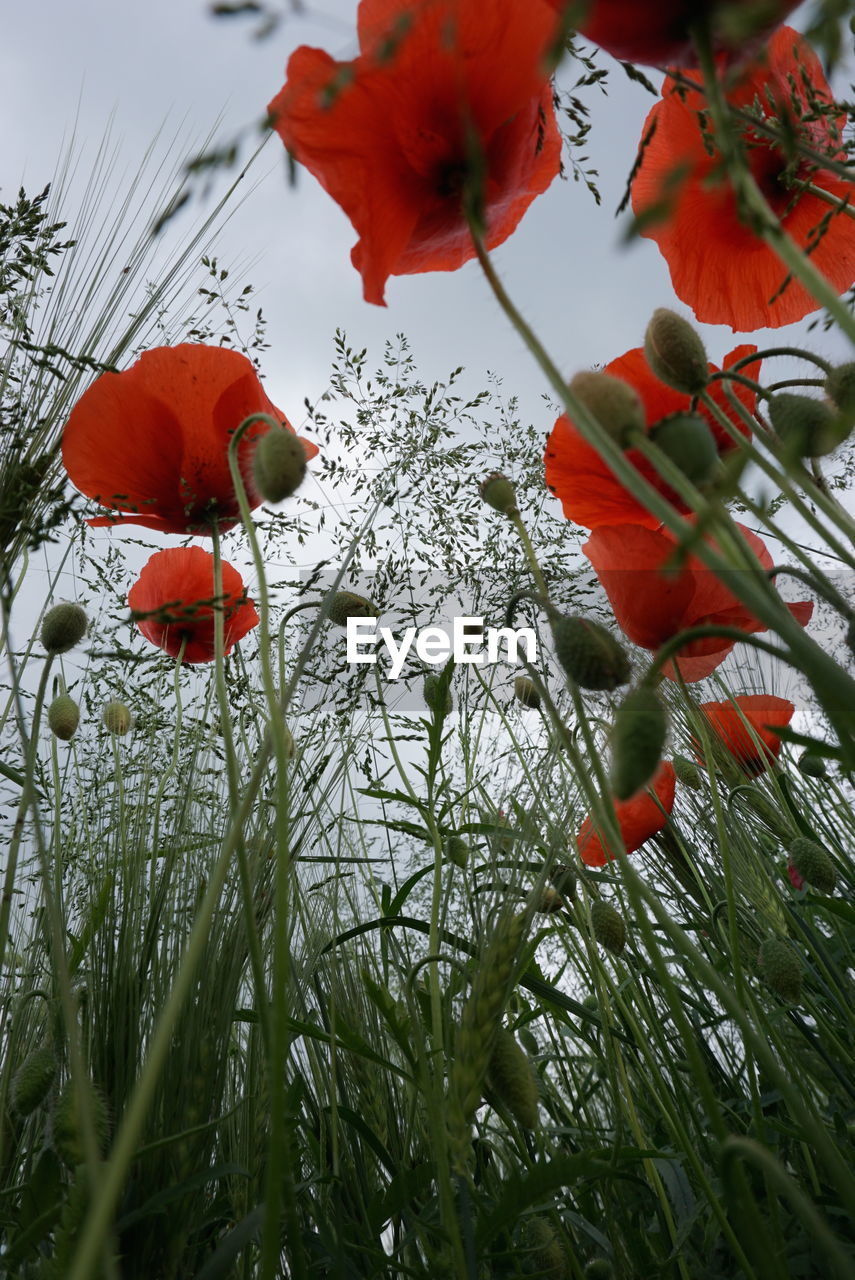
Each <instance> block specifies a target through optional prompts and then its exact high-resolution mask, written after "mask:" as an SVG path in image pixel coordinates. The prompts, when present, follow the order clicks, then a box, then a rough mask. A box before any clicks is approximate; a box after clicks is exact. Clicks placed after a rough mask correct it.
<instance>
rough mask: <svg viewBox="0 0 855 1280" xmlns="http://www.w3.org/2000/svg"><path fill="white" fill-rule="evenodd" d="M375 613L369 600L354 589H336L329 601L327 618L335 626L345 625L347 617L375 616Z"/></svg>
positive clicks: (376, 612)
mask: <svg viewBox="0 0 855 1280" xmlns="http://www.w3.org/2000/svg"><path fill="white" fill-rule="evenodd" d="M377 615H378V611H377V609H375V607H374V605H373V604H372V603H371V601H370V600H368V599H366V597H365V596H358V595H357V594H356V592H355V591H337V592H336V593H335V595H334V596H333V598H332V600H331V601H330V610H329V620H330V622H334V623H335V624H336V626H337V627H346V626H347V620H348V618H376V617H377Z"/></svg>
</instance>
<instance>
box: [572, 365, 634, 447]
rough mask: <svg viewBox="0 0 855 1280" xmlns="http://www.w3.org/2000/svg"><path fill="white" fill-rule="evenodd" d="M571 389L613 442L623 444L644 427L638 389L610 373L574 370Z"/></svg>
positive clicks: (623, 445)
mask: <svg viewBox="0 0 855 1280" xmlns="http://www.w3.org/2000/svg"><path fill="white" fill-rule="evenodd" d="M570 390H571V392H572V393H573V395H574V396H575V397H576V399H577V400H581V402H582V404H583V405H584V406H585V408H586V409H587V410H588V412H589V413H591V414H592V415H593V416H594V417H595V418H596V419H597V421H598V422H599V424H600V426H601V427H603V428H604V429H605V430H606V431H607V432H608V434H609V435H610V436H611V438H612V439H613V440H614V441H615V443H616V444H619V445H620V446H621V447H622V448H624V447H626V446H627V445H628V444H629V443H630V440H631V437H632V435H633V434H634V433H635V432H639V431H640V432H642V433H644V432H645V431H646V429H647V415H646V413H645V411H644V405H643V404H642V403H641V397H640V396H639V394H638V392H637V391H636V390H635V389H634V388H633V387H631V386H630V385H629V383H628V382H624V381H623V379H622V378H615V377H612V375H611V374H610V373H591V372H583V373H577V374H576V376H575V377H574V378H573V379H572V381H571V382H570Z"/></svg>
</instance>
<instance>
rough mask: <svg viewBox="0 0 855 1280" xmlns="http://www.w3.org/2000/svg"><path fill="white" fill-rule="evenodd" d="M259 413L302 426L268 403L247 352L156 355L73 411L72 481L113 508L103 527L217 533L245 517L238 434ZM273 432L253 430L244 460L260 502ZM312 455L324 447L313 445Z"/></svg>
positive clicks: (253, 499)
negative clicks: (261, 462) (257, 464)
mask: <svg viewBox="0 0 855 1280" xmlns="http://www.w3.org/2000/svg"><path fill="white" fill-rule="evenodd" d="M251 413H269V414H271V415H272V416H273V417H274V418H275V419H277V421H279V422H281V423H283V425H284V426H286V427H288V430H289V431H290V430H291V429H292V428H291V426H290V424H289V423H288V422H287V420H286V419H285V415H284V414H283V413H282V412H281V411H280V410H279V409H277V408H276V406H275V405H274V404H272V403H271V401H270V400H268V398H267V395H266V394H265V391H264V388H263V386H262V385H261V382H260V381H259V378H258V374H257V373H256V371H255V368H254V366H253V364H252V361H251V360H249V359H248V358H247V357H246V356H244V355H241V354H240V353H239V352H237V351H229V350H227V349H226V348H225V347H208V346H202V345H198V344H194V343H182V344H181V345H179V346H176V347H155V348H153V349H152V350H151V351H146V352H144V353H143V355H141V356H140V358H139V359H138V360H137V361H136V363H135V364H133V365H131V367H130V369H126V370H125V371H124V372H123V373H102V374H101V376H100V377H99V378H97V379H96V380H95V382H93V383H92V385H91V387H89V388H88V389H87V390H86V391H85V392H84V393H83V395H82V396H81V397H80V399H79V400H78V401H77V404H76V405H75V406H74V408H73V409H72V411H71V416H70V417H69V419H68V422H67V423H66V426H65V431H64V433H63V437H62V460H63V462H64V463H65V469H66V471H67V472H68V475H69V478H70V479H71V482H72V484H74V485H75V486H76V487H77V488H78V489H79V490H80V491H81V493H85V494H86V496H87V497H89V498H94V499H95V501H96V502H100V503H101V505H102V506H104V507H109V508H111V509H112V510H111V514H110V515H105V516H99V517H97V518H96V519H94V520H91V521H90V522H89V523H90V524H94V525H114V524H141V525H144V526H145V527H146V528H148V529H160V530H161V531H162V532H163V533H209V532H210V530H211V528H212V525H213V523H214V521H217V523H218V524H219V527H220V529H227V528H231V526H232V525H233V524H235V523H236V522H237V520H238V517H239V512H238V504H237V498H236V497H235V492H234V487H233V485H232V477H231V472H230V470H229V461H228V447H229V439H230V437H231V435H232V432H233V431H234V430H235V429H236V428H237V427H238V426H240V424H241V422H242V421H243V419H244V418H246V417H248V416H249V414H251ZM269 429H270V428H269V427H268V425H267V424H266V423H263V422H259V423H256V424H254V425H253V426H251V427H249V428H248V430H247V431H246V433H245V435H244V437H243V439H242V440H241V443H240V445H239V446H238V458H239V461H240V468H241V474H242V476H243V479H244V484H245V485H246V487H247V494H248V496H249V500H250V504H251V505H252V506H258V505H259V503H260V502H261V498H260V497H259V496H258V494H257V493H256V491H255V486H254V484H253V482H252V466H251V462H252V450H253V441H256V440H258V438H259V437H260V436H262V435H264V434H265V433H266V432H267V431H268V430H269ZM303 445H304V446H305V449H306V454H307V456H308V457H310V458H311V457H314V455H315V454H316V453H317V452H318V450H317V446H316V445H313V444H311V443H310V442H309V441H308V440H303Z"/></svg>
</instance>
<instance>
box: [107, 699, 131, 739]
mask: <svg viewBox="0 0 855 1280" xmlns="http://www.w3.org/2000/svg"><path fill="white" fill-rule="evenodd" d="M101 720H102V721H103V724H104V728H105V729H106V730H107V732H108V733H113V734H115V735H116V737H117V738H123V737H124V735H125V734H126V733H127V732H128V730H129V729H130V727H131V713H130V711H129V710H128V708H127V707H126V706H125V704H124V702H108V703H107V705H106V707H105V708H104V710H103V711H102V712H101Z"/></svg>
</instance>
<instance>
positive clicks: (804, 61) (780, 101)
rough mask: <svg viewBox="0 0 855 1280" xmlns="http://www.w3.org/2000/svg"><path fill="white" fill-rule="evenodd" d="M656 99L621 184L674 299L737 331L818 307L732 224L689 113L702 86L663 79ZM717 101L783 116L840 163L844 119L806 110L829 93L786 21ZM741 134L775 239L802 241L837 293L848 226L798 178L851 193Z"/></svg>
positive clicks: (706, 124)
mask: <svg viewBox="0 0 855 1280" xmlns="http://www.w3.org/2000/svg"><path fill="white" fill-rule="evenodd" d="M662 95H663V100H662V101H661V102H660V103H658V104H657V105H656V106H655V107H654V108H653V110H652V111H651V112H650V114H649V116H648V117H647V121H646V122H645V126H644V134H643V136H644V137H645V138H648V137H649V134H650V130H651V128H653V127H654V126H655V132H654V133H653V135H652V137H649V140H648V142H647V145H646V146H645V148H644V154H643V156H642V158H641V165H640V168H639V172H638V174H637V175H636V177H635V180H634V182H633V186H632V207H633V209H634V210H635V213H636V214H637V215H639V216H642V217H645V216H646V217H647V218H649V219H650V220H649V221H648V222H646V223H645V224H644V226H643V227H642V235H645V236H649V237H650V238H651V239H652V240H655V241H656V243H657V244H658V245H659V249H660V252H661V253H662V256H663V257H664V258H665V261H666V262H667V263H668V267H669V269H670V272H671V283H672V284H673V286H674V291H675V293H676V294H677V296H678V297H679V298H682V300H683V301H684V302H685V303H687V304H688V305H689V306H690V307H691V308H692V310H693V311H694V313H695V315H696V316H697V317H698V319H699V320H704V321H706V322H707V323H709V324H729V325H731V327H732V328H733V329H734V330H738V331H740V332H747V331H750V330H753V329H759V328H763V327H768V328H773V329H775V328H778V327H779V326H780V325H784V324H791V323H792V322H793V321H795V320H801V319H802V317H803V316H806V315H808V314H809V313H810V312H812V311H816V310H817V309H818V307H819V303H818V302H817V301H816V299H815V298H814V297H813V296H812V295H811V294H810V293H808V291H807V290H806V289H805V288H804V286H803V285H801V284H799V283H798V282H797V281H795V280H793V281H790V283H788V284H787V286H786V288H785V289H783V291H781V289H782V285H783V284H784V281H785V278H786V274H787V273H786V271H785V269H784V267H783V266H782V265H781V262H780V260H779V259H778V257H777V256H776V255H775V254H774V253H773V252H772V251H771V249H769V248H768V247H767V245H766V243H765V241H764V240H762V239H761V238H760V236H758V235H757V234H756V233H755V232H754V231H753V230H752V228H751V227H750V226H748V225H747V224H746V223H745V222H743V221H741V220H740V216H739V209H738V206H737V201H736V197H735V195H734V192H733V188H732V187H731V185H730V183H729V182H728V181H727V179H726V177H725V175H723V173H722V172H721V159H720V156H719V154H718V152H717V151H715V150H714V154H713V155H710V153H709V150H708V145H709V132H710V128H711V125H710V120H709V115H708V113H705V114H704V115H703V116H702V117H701V118H699V115H698V113H699V112H705V108H706V97H705V95H704V93H703V91H702V89H701V88H700V87H699V88H698V90H696V91H695V90H689V91H688V92H687V91H686V89H685V88H684V87H683V86H681V85H677V84H676V83H675V81H674V80H673V79H671V78H670V77H666V79H665V82H664V84H663V86H662ZM727 98H728V100H729V102H731V103H732V104H733V105H734V106H735V107H741V108H751V109H753V110H755V111H760V112H762V114H763V116H764V118H765V119H766V120H768V121H770V122H771V123H775V122H776V121H778V120H782V121H784V123H785V124H786V126H787V129H788V130H792V131H793V132H794V133H795V134H796V135H797V136H798V137H800V138H801V139H802V140H803V141H804V142H806V143H807V144H808V145H809V146H810V147H811V149H812V150H813V151H815V152H819V153H821V154H823V155H827V156H829V157H830V158H833V159H836V160H845V159H846V155H845V152H843V151H842V150H841V147H840V138H841V131H842V128H843V125H844V123H845V115H843V114H839V115H837V114H834V115H831V116H829V115H828V114H823V113H821V112H820V111H819V110H818V107H819V106H823V105H825V104H830V103H831V101H832V98H831V91H830V89H829V87H828V83H827V82H826V80H825V77H824V76H823V74H822V69H821V67H820V64H819V60H818V59H817V57H816V55H815V54H814V52H813V50H812V49H811V48H810V46H809V45H808V43H807V41H805V40H804V39H803V38H802V37H801V36H800V35H799V34H798V32H796V31H793V30H792V28H790V27H782V28H781V30H780V31H778V32H776V34H775V35H774V37H773V38H772V41H771V43H770V44H769V47H768V50H767V51H766V56H765V57H764V58H763V59H762V60H760V59H758V60H756V61H754V62H752V63H751V65H750V66H749V67H747V68H746V69H745V70H743V71H742V73H741V74H740V75H739V76H738V77H737V79H736V80H735V81H734V83H733V84H732V86H731V87H729V88H728V89H727ZM742 141H743V144H744V150H745V156H746V160H747V163H748V165H749V168H750V170H751V173H752V174H753V176H754V179H755V180H756V182H757V184H758V185H759V187H760V189H761V190H762V192H763V194H764V195H765V197H766V199H767V200H768V202H769V204H770V206H771V208H772V209H773V210H774V212H775V214H776V215H777V217H778V218H779V220H780V222H781V224H782V226H783V227H784V229H785V231H786V232H787V234H788V235H789V236H790V237H791V238H792V239H793V240H794V241H795V243H796V244H797V245H799V246H800V247H801V248H802V249H807V248H810V251H811V262H812V263H813V264H814V266H815V267H818V268H819V270H820V271H821V272H822V273H823V275H824V276H826V278H827V279H828V280H829V281H830V282H831V284H832V285H833V286H834V288H835V289H837V290H838V292H840V293H842V292H844V291H845V290H846V289H848V288H849V286H850V285H851V284H852V282H853V280H855V221H853V219H852V218H851V217H849V215H848V213H845V212H844V213H842V214H840V212H839V211H838V212H836V213H835V212H834V211H833V210H832V208H831V206H830V205H829V204H828V202H827V201H826V200H824V199H822V198H821V197H820V196H817V195H812V194H811V193H810V192H807V191H804V190H799V184H801V183H803V182H810V183H812V184H813V185H814V186H817V187H821V188H822V189H823V190H824V191H827V192H828V193H829V194H830V195H831V196H834V197H837V198H839V199H841V200H844V199H847V198H849V199H851V198H852V197H853V195H854V194H855V187H853V184H852V183H851V182H847V181H845V180H844V179H842V178H840V177H838V176H836V175H835V174H833V173H831V172H829V171H828V170H826V169H823V168H822V166H821V165H819V166H817V165H815V164H814V163H813V162H811V161H808V160H807V159H802V160H800V161H794V160H793V158H792V156H791V154H790V153H789V152H788V154H787V155H785V154H784V153H783V151H782V150H780V149H779V148H778V147H776V146H775V145H774V144H773V143H772V142H771V141H770V140H769V139H768V138H765V137H763V136H762V135H760V134H759V133H757V132H756V131H754V130H752V129H751V127H750V126H749V125H746V126H745V128H744V131H743V134H742ZM656 209H659V210H660V212H659V213H658V214H656V215H655V217H654V212H653V211H654V210H656ZM821 225H822V234H821V235H820V236H819V238H818V241H817V236H818V232H819V229H820V226H821Z"/></svg>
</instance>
